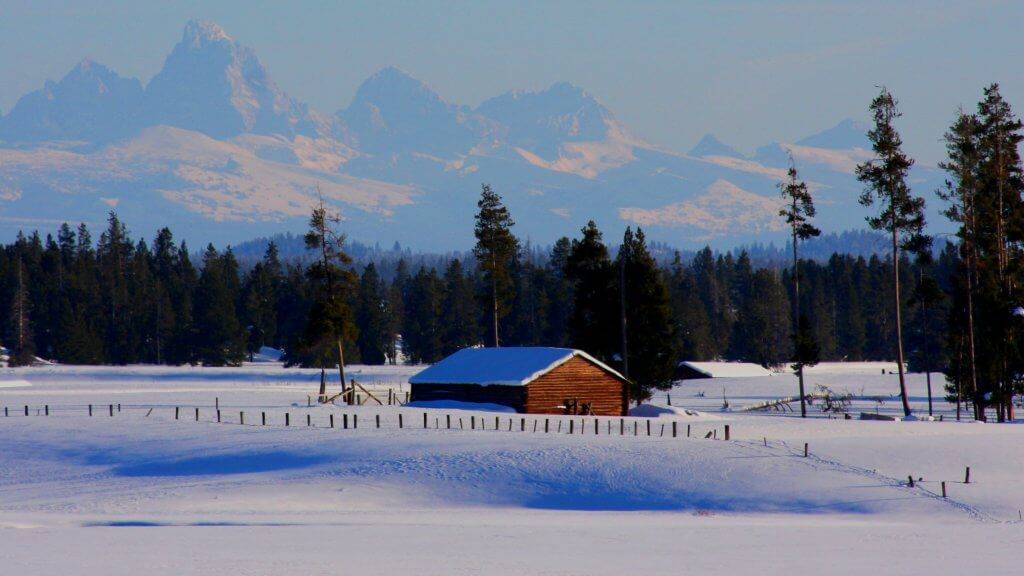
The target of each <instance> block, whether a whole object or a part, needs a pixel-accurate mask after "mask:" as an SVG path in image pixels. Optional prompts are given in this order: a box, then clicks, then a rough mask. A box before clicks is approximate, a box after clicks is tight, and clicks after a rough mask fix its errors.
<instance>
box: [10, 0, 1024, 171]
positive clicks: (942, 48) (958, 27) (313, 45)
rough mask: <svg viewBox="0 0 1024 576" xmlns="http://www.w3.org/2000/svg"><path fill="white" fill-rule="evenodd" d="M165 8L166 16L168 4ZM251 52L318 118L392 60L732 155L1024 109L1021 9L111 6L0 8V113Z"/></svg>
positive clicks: (927, 140) (913, 5)
mask: <svg viewBox="0 0 1024 576" xmlns="http://www.w3.org/2000/svg"><path fill="white" fill-rule="evenodd" d="M172 4H173V5H172ZM193 17H198V18H204V19H209V20H213V21H215V22H217V23H219V24H220V25H222V26H223V27H224V28H225V29H226V30H227V31H228V33H229V34H231V35H232V36H234V37H235V38H236V39H237V40H239V41H240V42H242V43H243V44H246V45H249V46H251V47H253V48H254V49H255V50H256V52H257V54H258V55H259V57H260V58H261V59H262V61H263V62H264V63H265V64H266V65H267V66H268V68H269V69H270V73H271V75H272V76H273V77H274V78H275V79H276V80H277V82H278V83H279V84H280V85H281V86H282V87H283V88H284V89H285V90H286V91H288V92H289V93H290V94H292V95H293V96H295V97H297V98H298V99H300V100H303V101H306V102H308V103H309V104H310V105H312V106H313V107H314V108H316V109H318V110H321V111H324V112H334V111H335V110H337V109H338V108H340V107H343V106H345V105H347V103H348V102H349V100H350V99H351V97H352V95H353V93H354V92H355V89H356V88H357V87H358V85H359V83H360V82H362V81H363V80H364V79H365V78H366V77H367V76H369V75H370V74H372V73H373V72H374V71H376V70H377V69H379V68H381V67H383V66H387V65H397V66H399V67H401V68H403V69H405V70H407V71H408V72H410V73H411V74H413V75H414V76H416V77H418V78H420V79H421V80H424V81H426V82H427V83H428V84H430V85H431V86H432V87H433V88H434V89H435V90H437V91H438V92H439V93H440V94H441V95H442V96H443V97H444V98H446V99H448V100H450V101H453V102H457V103H463V104H469V105H476V104H478V103H479V102H480V101H482V100H484V99H486V98H488V97H490V96H493V95H496V94H499V93H501V92H504V91H507V90H510V89H515V88H527V89H539V88H543V87H545V86H547V85H549V84H551V83H553V82H556V81H559V80H568V81H571V82H573V83H576V84H578V85H580V86H582V87H584V88H586V89H587V90H589V91H590V92H591V93H593V94H594V95H595V96H597V97H598V98H599V99H600V100H601V101H603V102H604V103H605V104H606V105H607V106H608V107H609V108H611V109H612V111H613V112H615V113H616V115H617V116H618V117H619V118H620V119H621V120H623V121H624V122H625V123H626V125H627V126H629V127H630V128H632V130H633V131H634V132H635V133H637V134H638V135H639V136H640V137H642V138H644V139H646V140H648V141H650V142H653V143H655V144H659V145H662V146H666V147H669V148H673V149H677V150H686V149H689V148H690V147H691V146H692V145H693V144H694V143H695V142H696V140H697V139H698V138H700V136H701V135H702V134H704V133H706V132H713V133H715V134H716V135H718V136H719V137H720V138H721V139H722V140H724V141H726V142H727V143H730V144H733V145H734V146H736V147H738V148H739V149H740V150H741V151H746V152H750V151H752V150H753V149H754V148H755V147H757V146H759V145H761V144H765V143H767V142H769V141H772V140H783V141H792V140H796V139H798V138H800V137H803V136H806V135H808V134H811V133H813V132H817V131H819V130H821V129H823V128H826V127H828V126H831V125H833V124H835V123H836V122H838V121H839V120H841V119H843V118H845V117H850V116H852V117H857V118H861V119H864V118H866V113H865V111H864V110H865V107H866V105H867V103H868V101H869V100H870V98H871V96H872V95H873V94H874V93H875V91H876V89H875V86H876V85H879V84H886V85H888V86H889V87H890V88H891V89H892V90H893V92H895V94H896V95H897V97H898V98H899V99H900V100H901V103H902V106H903V108H904V112H905V116H904V121H903V125H902V126H903V130H904V137H905V140H906V141H907V144H908V147H909V149H910V151H911V153H913V154H915V155H917V156H918V157H919V159H920V160H922V161H925V162H934V161H936V160H937V159H938V158H939V157H940V155H941V154H942V145H941V142H940V137H941V135H942V132H943V130H944V129H945V126H946V125H947V124H948V123H949V121H950V120H951V118H952V117H953V114H954V112H955V110H956V108H957V106H959V105H961V104H962V105H968V106H973V103H974V102H976V101H977V99H978V97H979V95H980V93H981V88H982V86H983V85H985V84H987V83H989V82H993V81H998V82H1000V83H1001V84H1002V85H1003V91H1004V94H1005V95H1006V96H1007V97H1008V98H1009V99H1010V101H1011V102H1012V103H1013V104H1015V105H1016V107H1017V108H1018V110H1019V111H1020V110H1024V79H1022V70H1024V68H1022V62H1024V59H1022V56H1024V38H1022V36H1021V32H1020V30H1021V27H1022V23H1024V3H1022V2H982V1H977V0H976V1H973V2H960V1H947V2H938V1H934V2H899V1H895V0H887V1H881V2H874V1H867V2H865V1H859V2H832V3H826V2H813V1H806V2H771V1H764V2H725V1H719V2H646V3H642V2H608V3H605V2H585V3H584V2H568V1H565V2H538V3H533V2H510V1H507V0H506V1H501V2H484V1H476V2H381V1H375V2H366V3H340V2H339V3H336V2H326V1H325V2H299V1H293V2H258V1H254V0H244V1H222V2H213V1H205V2H176V3H175V2H154V3H147V2H117V1H110V0H104V1H92V0H78V1H75V2H66V3H64V2H50V1H45V0H42V1H40V0H35V1H32V2H29V1H26V0H15V1H11V0H0V79H2V81H0V110H3V111H7V110H9V109H10V108H11V107H12V106H13V105H14V103H15V102H16V101H17V99H18V98H19V97H20V96H21V95H23V94H24V93H26V92H28V91H30V90H34V89H36V88H38V87H40V86H41V85H42V83H43V82H44V81H45V80H46V79H48V78H49V79H58V78H60V77H61V76H63V74H64V73H65V72H67V70H68V69H70V68H71V67H72V66H74V64H75V63H77V62H78V61H79V60H80V59H82V58H83V57H85V56H89V57H91V58H93V59H95V60H97V61H99V62H102V63H104V64H106V65H108V66H110V67H112V68H114V69H115V70H117V71H118V72H120V73H121V74H123V75H127V76H136V77H139V78H141V79H142V80H143V82H146V81H148V80H149V78H151V77H152V76H153V75H154V74H155V73H156V72H157V70H158V69H159V68H160V66H161V64H162V62H163V59H164V57H165V56H166V55H167V53H168V52H169V51H170V49H171V47H172V46H173V45H174V44H175V43H176V42H177V41H178V39H179V38H180V36H181V31H182V28H183V27H184V24H185V22H186V21H187V20H188V19H189V18H193Z"/></svg>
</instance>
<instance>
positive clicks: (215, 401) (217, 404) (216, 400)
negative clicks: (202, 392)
mask: <svg viewBox="0 0 1024 576" xmlns="http://www.w3.org/2000/svg"><path fill="white" fill-rule="evenodd" d="M213 407H214V408H216V409H217V410H220V397H219V396H214V397H213Z"/></svg>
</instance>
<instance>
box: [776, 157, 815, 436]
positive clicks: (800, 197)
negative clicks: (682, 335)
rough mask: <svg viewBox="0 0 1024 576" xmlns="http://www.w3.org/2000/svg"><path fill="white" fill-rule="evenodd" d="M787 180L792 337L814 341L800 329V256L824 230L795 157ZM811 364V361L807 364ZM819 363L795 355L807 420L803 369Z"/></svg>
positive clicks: (784, 196) (782, 213)
mask: <svg viewBox="0 0 1024 576" xmlns="http://www.w3.org/2000/svg"><path fill="white" fill-rule="evenodd" d="M786 175H787V179H786V181H785V182H781V183H780V184H779V190H781V191H782V199H783V200H784V201H785V203H786V204H785V206H784V207H783V208H782V210H780V211H779V216H782V217H783V218H785V219H786V225H787V226H789V232H790V242H792V243H793V314H792V319H791V322H792V323H793V334H794V337H796V338H800V339H803V340H806V339H808V338H813V335H812V334H811V333H809V332H802V331H801V329H800V305H801V304H800V255H799V251H798V247H799V245H800V242H801V241H803V240H807V239H808V238H813V237H815V236H818V235H820V234H821V230H818V229H817V228H815V227H814V225H813V224H811V222H810V220H811V218H814V214H815V209H814V200H813V198H811V193H810V191H809V190H808V189H807V184H806V183H805V182H804V181H803V180H801V179H800V177H799V175H798V174H797V171H796V163H795V162H793V157H792V156H790V158H789V170H788V171H787V172H786ZM808 349H810V348H809V347H808V346H807V345H806V344H805V345H803V346H801V345H795V346H793V351H794V352H797V353H799V352H801V351H804V350H808ZM808 362H812V363H810V364H808ZM814 363H816V360H815V359H814V358H801V357H799V356H795V357H794V358H793V370H795V371H796V376H797V380H798V381H799V383H800V417H801V418H806V417H807V400H806V394H805V392H804V366H813V365H814Z"/></svg>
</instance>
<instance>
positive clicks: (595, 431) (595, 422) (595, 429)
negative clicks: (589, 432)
mask: <svg viewBox="0 0 1024 576" xmlns="http://www.w3.org/2000/svg"><path fill="white" fill-rule="evenodd" d="M597 425H598V422H597V418H594V434H595V435H596V434H599V432H598V430H597Z"/></svg>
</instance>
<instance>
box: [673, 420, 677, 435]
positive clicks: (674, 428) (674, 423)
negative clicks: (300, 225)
mask: <svg viewBox="0 0 1024 576" xmlns="http://www.w3.org/2000/svg"><path fill="white" fill-rule="evenodd" d="M676 424H678V422H675V421H673V422H672V437H673V438H675V437H676Z"/></svg>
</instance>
